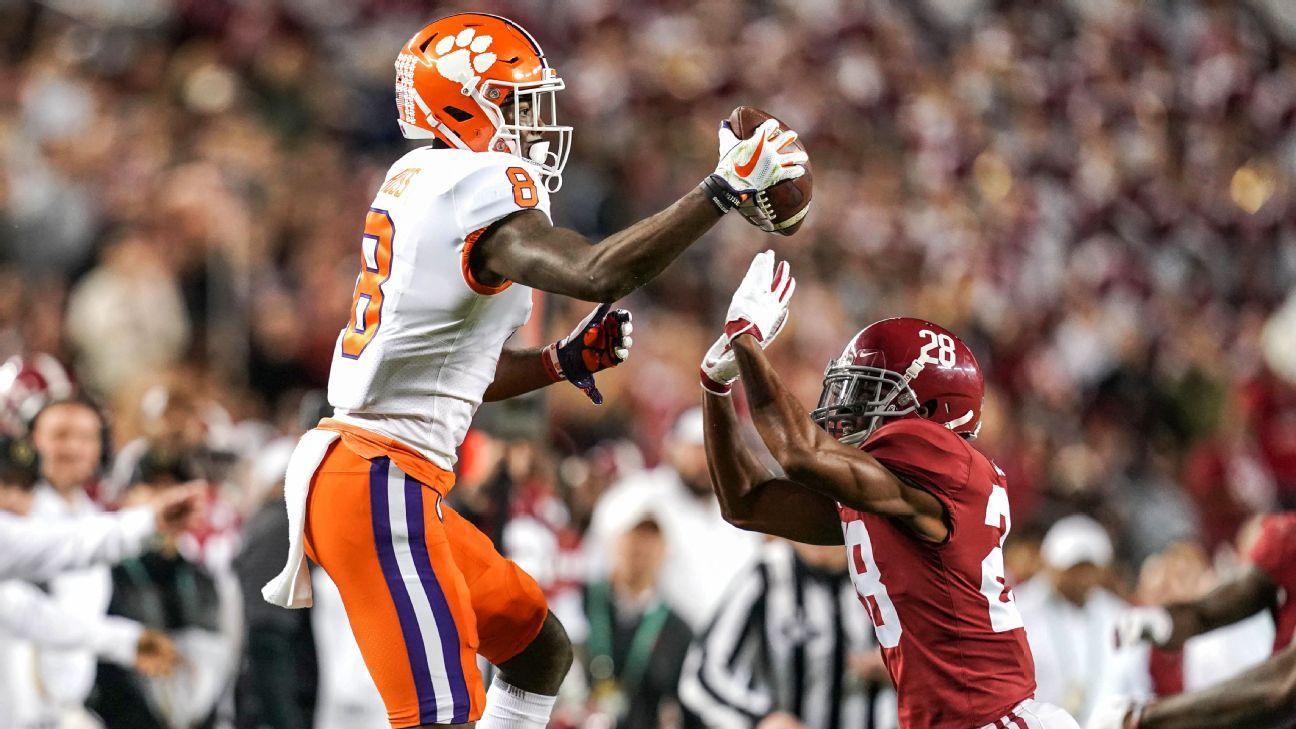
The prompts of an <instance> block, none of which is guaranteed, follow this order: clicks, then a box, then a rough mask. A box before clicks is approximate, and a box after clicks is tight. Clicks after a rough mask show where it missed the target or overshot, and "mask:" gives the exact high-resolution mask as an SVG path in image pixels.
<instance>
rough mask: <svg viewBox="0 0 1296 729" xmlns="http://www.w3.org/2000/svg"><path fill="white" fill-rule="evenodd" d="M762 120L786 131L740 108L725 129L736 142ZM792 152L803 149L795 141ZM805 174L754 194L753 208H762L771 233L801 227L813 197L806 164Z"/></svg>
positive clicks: (758, 112)
mask: <svg viewBox="0 0 1296 729" xmlns="http://www.w3.org/2000/svg"><path fill="white" fill-rule="evenodd" d="M766 119H775V120H776V121H778V123H779V129H782V130H784V131H786V130H787V129H788V125H786V124H784V123H783V122H782V121H781V120H779V119H777V117H774V116H772V115H770V114H766V113H765V112H763V111H761V110H760V109H757V108H756V107H754V106H740V107H738V108H737V109H734V110H733V111H732V112H730V114H729V126H730V128H732V129H733V133H734V136H736V137H738V138H739V139H746V138H747V137H750V136H751V134H752V132H754V131H755V130H756V127H758V126H760V125H761V124H762V123H764V121H765V120H766ZM792 146H793V148H794V149H801V150H804V149H805V145H804V144H802V143H801V139H800V138H799V137H798V138H797V140H796V141H795V142H793V143H792ZM804 167H805V174H804V175H802V176H800V177H798V178H796V179H795V180H784V181H782V182H780V183H778V184H777V185H774V186H773V187H770V188H767V189H765V190H762V191H761V192H759V193H757V197H756V204H757V205H760V206H762V207H764V208H765V209H766V210H767V211H768V212H769V214H770V218H771V219H772V220H773V222H774V231H775V232H777V233H781V234H783V235H792V234H793V233H795V232H797V229H798V228H800V227H801V223H802V222H804V221H805V216H806V214H807V213H809V212H810V198H811V197H813V195H814V174H813V173H812V171H811V169H810V161H809V160H807V161H806V163H805V165H804Z"/></svg>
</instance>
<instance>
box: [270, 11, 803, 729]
mask: <svg viewBox="0 0 1296 729" xmlns="http://www.w3.org/2000/svg"><path fill="white" fill-rule="evenodd" d="M562 88H563V80H562V78H561V77H560V76H559V75H558V73H557V71H556V70H555V69H553V68H552V67H551V66H550V65H549V62H548V60H547V59H546V58H545V56H544V53H543V52H542V51H541V49H540V46H539V45H538V44H537V43H536V41H535V39H534V38H532V37H531V35H530V34H528V33H527V32H526V31H525V30H523V29H522V28H521V27H520V26H518V25H517V24H516V23H513V22H512V21H509V20H507V19H505V18H501V17H498V16H493V15H484V14H478V13H463V14H459V15H453V16H450V17H447V18H443V19H441V20H438V21H436V22H434V23H432V24H431V25H428V26H427V27H425V28H423V29H422V30H421V31H419V32H418V33H417V34H416V35H415V36H414V37H413V38H412V39H410V41H409V43H407V44H406V46H405V48H404V49H403V50H402V51H401V53H400V56H399V57H398V59H397V61H396V101H397V110H398V114H399V122H400V127H401V130H402V132H403V133H404V134H405V136H406V137H408V138H411V139H422V140H428V142H429V143H430V146H426V147H421V148H419V149H416V150H414V151H412V152H410V153H409V154H407V155H405V156H404V157H402V158H401V159H400V160H398V161H397V162H396V164H394V165H393V166H392V168H391V170H390V171H389V172H388V174H387V177H386V180H385V182H384V183H383V185H382V188H381V189H380V190H379V192H378V195H377V197H376V198H375V199H374V202H373V204H372V205H371V206H370V208H369V210H368V212H367V214H366V216H365V225H364V234H363V237H362V241H361V246H360V251H361V255H360V274H359V276H358V278H357V280H356V287H355V293H354V298H353V301H352V309H351V318H350V321H348V322H347V324H346V327H345V328H344V329H343V330H342V332H341V334H340V335H339V337H338V342H337V346H336V348H335V351H334V357H333V367H332V371H331V373H330V376H329V401H330V403H331V404H332V405H333V406H334V408H335V416H334V417H333V418H330V419H326V420H325V421H323V422H321V424H320V426H319V427H318V428H316V429H315V430H312V431H310V432H309V433H307V434H306V435H305V436H303V438H302V440H301V442H300V443H299V445H298V447H297V449H296V451H295V452H294V454H293V458H292V461H291V463H290V465H289V468H288V475H287V479H286V487H285V492H286V497H287V501H288V509H289V520H290V538H291V544H292V546H291V554H290V557H289V562H288V564H287V565H286V567H285V569H284V571H283V573H281V574H280V575H279V577H278V578H276V579H275V580H274V581H272V582H271V583H270V584H269V585H267V586H266V589H265V591H264V592H265V596H266V599H268V600H270V601H271V602H274V603H276V604H281V605H284V606H303V605H307V604H309V599H310V592H309V575H308V573H306V572H305V563H304V559H303V555H305V556H309V557H311V559H313V560H314V561H315V562H317V563H319V564H320V565H321V566H322V567H323V568H324V569H325V570H326V571H327V572H328V573H329V575H330V576H331V577H332V578H333V580H334V582H336V583H337V585H338V588H339V590H340V592H341V594H342V600H343V603H344V605H345V607H346V611H347V615H348V619H349V620H350V622H351V625H352V628H353V630H354V632H355V634H356V639H357V642H358V643H359V645H360V649H361V652H362V654H363V655H364V658H365V663H366V665H367V667H368V669H369V671H370V674H371V675H372V676H373V678H374V681H375V683H376V684H377V686H378V689H379V692H380V693H381V694H382V696H383V700H384V702H385V703H386V706H387V711H388V717H389V719H390V720H391V723H392V726H393V727H395V728H396V729H402V728H404V727H423V726H437V725H460V724H465V723H467V722H471V721H476V720H480V721H479V724H478V726H479V727H481V729H501V728H503V727H509V728H510V729H524V728H528V727H534V728H536V729H538V728H539V727H543V726H545V725H546V724H547V722H548V718H549V713H550V711H551V709H552V706H553V702H554V695H555V694H556V693H557V689H558V685H559V683H560V682H561V680H562V678H563V676H564V675H565V674H566V672H567V669H568V667H569V666H570V663H571V645H570V642H569V641H568V639H567V636H566V633H565V632H564V630H563V628H562V626H561V625H560V624H559V623H558V621H557V620H556V619H555V618H554V617H553V615H552V614H551V613H550V612H549V610H548V607H547V605H546V603H545V599H544V596H543V594H542V593H541V592H540V590H539V588H538V587H537V586H536V584H535V581H534V580H532V579H531V578H530V577H529V576H528V575H526V574H525V573H524V572H522V571H521V570H520V569H518V568H517V566H516V565H515V564H513V563H512V562H510V561H508V560H505V559H504V558H503V557H502V556H500V555H499V553H498V552H497V551H495V549H494V547H493V545H491V543H490V541H489V540H488V539H487V538H486V537H485V536H484V535H482V534H481V533H480V532H479V531H477V530H476V529H475V528H473V527H472V526H471V525H470V524H468V523H467V522H466V521H465V520H464V519H463V518H462V517H461V516H459V515H458V514H456V513H455V512H454V510H453V509H451V508H449V507H448V506H446V505H444V504H443V503H442V498H443V497H444V496H445V494H446V493H447V492H448V491H449V489H450V488H451V486H452V485H453V483H454V476H453V472H452V469H453V468H454V464H455V453H456V449H457V448H458V446H459V444H460V443H461V442H462V440H463V437H464V435H465V433H466V432H467V429H468V427H469V424H470V422H471V420H472V417H473V414H474V412H475V411H476V409H477V407H478V405H479V404H480V403H481V402H482V401H483V399H485V400H495V399H502V398H506V397H511V396H514V395H518V394H521V393H524V392H528V391H531V390H534V389H537V388H540V387H543V386H545V385H548V384H550V383H552V382H556V381H559V380H564V379H565V380H567V381H569V382H572V383H573V384H575V385H577V386H579V387H580V388H581V389H582V390H584V391H585V392H586V393H587V394H588V395H589V396H590V397H591V399H593V400H594V401H595V402H599V401H600V400H601V396H600V395H599V394H598V391H597V389H595V388H594V377H593V375H594V373H595V372H597V371H598V370H601V369H604V368H606V367H611V366H615V365H616V364H618V363H619V362H620V361H621V360H623V359H624V358H625V356H626V355H627V354H628V349H629V347H630V344H631V342H630V337H629V334H630V328H629V316H628V314H627V313H625V312H621V311H619V310H618V311H613V310H611V309H610V306H609V304H607V303H606V302H612V301H615V300H616V299H618V298H620V297H622V296H624V295H625V294H628V293H629V292H631V291H633V290H634V289H636V288H638V287H639V286H642V285H643V284H644V283H647V282H648V281H649V280H651V279H652V278H653V277H654V276H656V275H657V274H658V273H660V272H661V271H662V269H664V268H665V267H666V266H667V265H669V264H670V262H671V261H672V260H674V258H675V257H676V256H677V255H679V254H680V253H681V252H682V251H683V250H684V249H685V248H687V247H688V246H689V245H690V244H692V243H693V242H694V241H696V240H697V239H698V238H699V237H700V236H701V235H702V234H703V233H705V232H706V231H707V230H709V229H710V228H711V226H713V225H715V224H716V222H717V221H718V220H719V219H720V218H721V217H722V216H723V215H724V214H725V213H727V212H728V211H729V210H731V209H734V208H739V209H740V211H742V212H744V214H747V213H748V211H749V209H750V207H751V205H750V199H751V196H752V194H753V193H755V192H757V191H759V190H763V189H766V188H768V187H770V186H772V185H774V184H776V183H778V182H781V181H783V180H786V179H792V178H796V177H799V176H800V175H802V174H804V169H803V167H802V163H804V162H805V161H806V156H805V153H804V152H801V151H792V150H791V149H790V147H791V146H792V145H790V144H788V143H787V142H788V141H790V140H791V139H794V138H795V133H791V132H783V133H782V136H780V138H779V142H780V143H779V144H766V143H765V142H766V141H769V140H772V139H773V138H774V137H775V136H776V135H778V134H779V132H778V129H777V126H776V122H773V121H770V122H767V123H766V124H764V125H762V126H760V127H758V128H757V130H756V132H755V133H754V134H753V135H752V136H751V137H750V138H748V139H745V140H739V139H737V138H736V137H735V136H734V134H733V133H732V132H731V131H730V130H729V129H728V127H727V124H725V123H722V125H721V131H720V162H719V164H718V166H717V167H716V169H715V171H714V172H713V173H712V174H711V175H709V176H708V177H707V178H705V179H704V181H703V182H702V183H701V184H700V185H699V186H698V187H697V188H696V189H694V190H693V191H691V192H689V193H687V194H686V195H684V196H683V197H682V198H680V199H679V200H678V201H677V202H676V203H675V204H673V205H671V206H670V207H669V208H667V209H666V210H663V211H662V212H660V213H657V214H656V215H654V216H652V217H650V218H647V219H645V220H643V221H640V222H638V223H636V224H634V225H632V226H630V227H629V228H627V229H626V230H623V231H621V232H619V233H616V234H614V235H612V236H609V237H608V238H607V239H605V240H603V241H602V242H601V243H599V244H598V245H591V243H590V241H588V240H586V239H585V238H584V237H582V236H581V235H579V234H578V233H576V232H574V231H571V230H567V229H563V228H558V227H555V226H554V225H553V224H552V222H551V221H550V218H549V194H550V193H551V192H555V191H557V190H558V189H559V187H560V186H561V182H562V170H563V166H564V164H565V163H566V160H567V153H568V151H569V150H570V141H571V128H570V127H565V126H559V125H558V124H557V106H556V100H555V99H556V93H557V92H558V91H560V90H561V89H562ZM781 150H786V151H781ZM532 288H536V289H540V290H542V291H549V292H552V293H556V294H562V295H565V296H571V297H574V298H578V299H584V300H586V301H592V302H605V303H604V305H603V306H600V307H599V308H598V309H596V310H595V311H594V313H592V314H591V315H590V316H589V317H588V318H587V319H586V320H585V321H584V322H582V323H581V324H580V325H579V326H578V327H577V329H576V330H575V331H574V332H573V333H572V336H570V337H567V338H564V339H563V340H560V341H559V342H555V343H554V344H551V345H549V346H548V347H545V348H543V349H535V350H520V351H519V350H512V349H506V348H505V342H506V341H507V340H508V338H509V337H510V336H511V335H512V334H513V332H514V331H515V330H516V329H517V328H518V327H520V326H521V325H522V324H523V323H524V322H525V321H526V320H527V318H528V316H529V314H530V311H531V289H532ZM477 654H481V655H483V656H485V657H486V658H487V659H488V660H490V661H491V662H492V663H494V664H495V665H497V666H499V668H500V673H499V675H498V677H497V678H496V680H495V682H494V684H493V685H492V687H491V689H490V692H489V693H487V692H486V691H485V689H484V687H483V685H482V680H481V677H480V675H479V674H478V671H477V668H476V664H475V659H476V655H477ZM483 712H484V713H483Z"/></svg>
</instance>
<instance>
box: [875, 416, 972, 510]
mask: <svg viewBox="0 0 1296 729" xmlns="http://www.w3.org/2000/svg"><path fill="white" fill-rule="evenodd" d="M861 448H863V449H864V451H865V452H866V453H868V454H869V455H870V456H873V457H874V458H876V459H877V460H878V462H879V463H881V464H882V465H883V466H886V468H887V470H888V471H890V472H891V473H894V474H895V475H896V476H897V477H898V478H899V479H900V480H901V481H904V482H905V483H907V484H909V485H910V486H913V487H914V488H919V489H922V490H923V491H926V492H927V493H930V494H931V495H932V496H935V497H936V499H937V500H938V501H940V502H941V505H942V506H944V507H945V513H946V515H947V518H948V520H949V526H950V533H951V534H953V532H954V529H955V527H956V526H957V525H956V522H957V518H956V517H957V515H958V512H959V510H958V508H957V506H958V500H959V497H960V495H961V492H962V491H963V487H964V486H965V485H966V484H967V480H968V476H969V474H970V472H971V469H972V458H971V454H970V453H969V449H968V446H967V444H966V443H964V442H963V439H962V438H961V437H959V436H958V435H956V434H954V433H953V432H952V431H950V430H948V429H946V428H945V427H943V426H940V425H937V424H935V423H932V422H930V421H927V420H919V419H909V420H899V421H896V422H893V423H889V424H887V425H885V426H883V427H882V428H880V429H879V430H878V431H877V432H876V433H875V434H874V435H873V437H871V438H869V439H868V440H867V441H865V442H864V444H863V445H862V446H861Z"/></svg>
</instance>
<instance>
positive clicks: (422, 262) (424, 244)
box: [328, 147, 549, 470]
mask: <svg viewBox="0 0 1296 729" xmlns="http://www.w3.org/2000/svg"><path fill="white" fill-rule="evenodd" d="M539 179H540V178H539V174H538V171H537V170H536V169H535V168H534V167H533V166H531V165H530V164H529V163H527V162H526V161H524V160H522V159H520V158H518V157H516V156H514V155H511V154H507V153H504V152H468V151H462V150H455V149H433V148H432V147H423V148H420V149H416V150H414V151H413V152H410V153H409V154H407V155H405V156H404V157H402V158H400V159H399V160H398V161H397V162H396V164H394V165H392V167H391V169H390V170H388V172H387V178H386V180H385V181H384V183H383V185H382V188H381V189H380V190H379V192H378V195H377V197H375V198H374V201H373V204H372V205H371V206H370V208H369V212H368V214H367V216H366V218H365V227H364V234H363V236H362V238H361V242H360V265H361V271H360V275H359V276H358V277H357V278H356V287H355V294H354V298H353V300H352V309H351V320H350V321H349V322H347V325H346V327H345V328H344V329H343V330H342V332H341V333H340V334H339V335H338V340H337V344H336V345H335V346H334V349H333V366H332V369H331V370H330V372H329V387H328V398H329V404H331V405H332V406H333V407H334V408H335V413H334V417H335V418H337V419H338V420H341V421H343V422H346V423H350V424H352V425H356V426H358V427H361V428H364V429H366V430H370V431H373V432H376V433H379V434H381V435H385V436H389V437H391V438H394V439H396V440H398V441H400V442H401V443H404V444H406V445H408V446H410V447H412V448H414V449H415V450H417V451H419V452H420V453H422V454H423V455H424V456H426V457H427V458H428V459H429V460H431V461H432V462H433V463H434V464H436V465H437V466H439V467H441V468H444V469H446V470H450V469H451V468H452V467H453V466H454V463H455V458H456V450H457V448H458V446H459V444H460V443H461V442H463V438H464V435H465V434H466V433H467V432H468V426H469V424H470V423H471V422H472V417H473V414H474V413H475V412H476V411H477V407H478V406H479V405H480V404H481V400H482V395H483V393H485V391H486V388H487V387H488V386H489V385H490V383H491V382H492V381H493V380H494V379H495V366H496V364H497V363H498V361H499V356H500V351H501V350H502V349H503V346H504V341H505V340H507V339H508V338H509V337H510V336H512V334H513V332H514V331H516V330H517V328H518V327H520V326H522V325H523V324H525V323H526V321H527V318H528V317H529V316H530V315H531V289H530V288H528V287H526V286H522V285H510V284H508V283H506V284H504V285H503V286H500V287H497V288H494V289H491V288H488V287H486V286H483V285H481V284H480V283H478V282H476V281H475V280H473V278H472V275H471V274H470V273H469V271H468V264H467V262H468V252H469V250H471V247H472V244H473V242H474V241H475V240H476V237H477V235H478V234H479V232H480V231H481V230H483V229H485V228H486V227H487V226H489V225H490V224H491V223H494V222H496V221H498V220H500V219H501V218H503V217H505V216H507V215H509V214H511V213H515V212H518V211H519V210H529V209H535V210H540V211H542V212H543V213H544V214H545V215H546V216H548V215H549V193H548V191H546V190H545V188H544V185H542V184H539Z"/></svg>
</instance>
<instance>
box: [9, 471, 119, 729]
mask: <svg viewBox="0 0 1296 729" xmlns="http://www.w3.org/2000/svg"><path fill="white" fill-rule="evenodd" d="M32 497H33V498H32V506H31V510H30V511H29V512H28V513H27V518H29V519H41V518H50V519H58V518H65V519H72V518H78V517H86V516H95V515H97V514H102V513H103V509H101V508H99V506H98V505H97V504H95V503H94V502H93V501H91V500H90V497H88V496H86V494H85V492H84V491H79V490H78V491H76V492H74V493H73V494H72V495H71V497H70V498H68V499H65V498H64V497H63V496H61V495H59V493H58V492H57V491H55V490H54V487H53V486H50V485H49V484H48V483H41V484H38V485H37V486H36V489H35V491H34V492H33V494H32ZM47 587H48V590H49V595H50V597H51V598H53V599H54V600H55V601H56V602H57V603H58V604H59V605H60V606H61V607H62V608H63V609H64V610H66V611H67V612H68V614H69V615H71V616H74V617H75V619H77V620H80V621H81V622H84V623H92V622H98V621H101V620H103V618H104V616H105V615H107V613H108V601H109V600H110V599H112V571H111V568H109V567H108V566H107V565H90V566H87V567H83V568H81V569H79V570H70V571H68V572H64V573H62V574H60V575H57V576H55V577H52V578H50V580H49V581H48V585H47ZM31 651H32V657H33V659H34V660H33V661H32V665H33V666H34V668H35V674H34V675H33V677H34V678H35V679H36V681H37V682H38V683H37V685H39V686H40V687H41V688H42V691H41V693H42V694H43V695H44V696H45V697H47V699H48V701H49V702H50V703H51V704H52V705H58V704H63V705H75V704H82V703H84V702H85V700H86V698H87V697H88V696H89V695H90V689H92V688H94V680H95V663H96V656H95V654H94V652H93V651H90V650H88V649H86V648H81V649H68V648H61V649H60V648H54V649H40V648H38V647H37V646H34V645H33V646H31Z"/></svg>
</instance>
